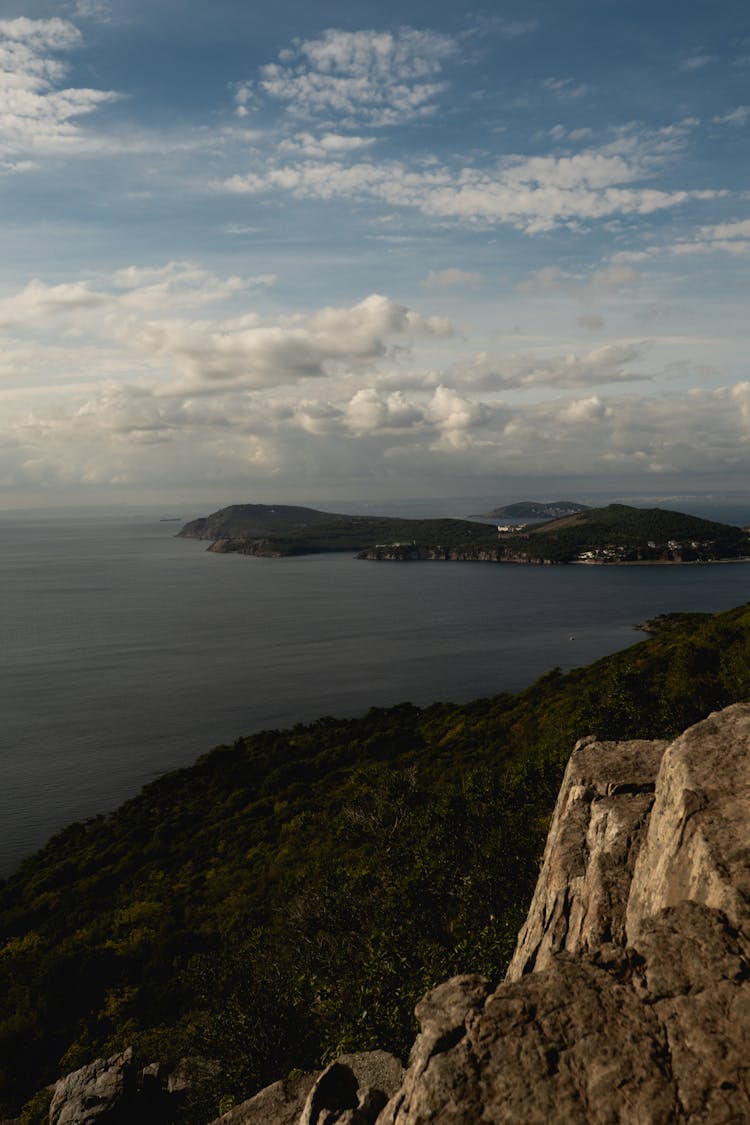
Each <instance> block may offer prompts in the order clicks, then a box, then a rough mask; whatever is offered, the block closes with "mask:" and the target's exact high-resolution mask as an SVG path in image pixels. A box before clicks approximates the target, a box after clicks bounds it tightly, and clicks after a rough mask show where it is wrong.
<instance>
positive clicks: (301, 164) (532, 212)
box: [220, 122, 725, 234]
mask: <svg viewBox="0 0 750 1125" xmlns="http://www.w3.org/2000/svg"><path fill="white" fill-rule="evenodd" d="M692 127H693V124H692V122H681V123H679V124H678V125H677V126H674V127H669V128H666V129H662V130H657V131H655V132H651V133H641V134H639V133H637V132H634V131H633V130H632V129H631V130H624V131H622V133H621V134H620V135H619V136H618V137H617V138H616V139H615V140H614V141H612V142H610V143H608V144H607V145H605V146H601V147H599V148H588V149H585V150H583V151H581V152H578V153H575V154H573V155H562V156H560V155H547V156H523V155H518V154H515V155H514V154H510V155H507V156H504V157H503V158H502V159H500V160H498V161H496V162H495V164H494V165H492V166H490V167H485V168H481V167H477V166H473V165H472V166H466V167H463V168H460V169H458V170H456V169H453V168H450V167H448V166H446V165H444V164H443V165H441V164H438V163H435V162H428V163H427V164H426V165H415V166H410V165H407V164H405V163H403V162H401V161H394V160H391V161H379V162H377V163H375V162H373V161H357V160H351V161H349V162H345V161H344V160H343V159H341V155H340V154H336V155H334V156H333V157H332V158H330V159H315V158H310V159H305V158H300V159H297V160H294V161H292V162H288V163H278V162H276V161H275V160H270V161H269V162H268V163H267V164H266V165H265V166H263V167H260V168H258V169H256V170H254V171H252V172H249V173H247V174H244V175H243V174H236V175H233V176H230V177H229V178H227V179H226V180H224V181H223V182H222V184H221V185H220V187H221V188H223V190H225V191H227V192H230V193H232V194H236V195H243V194H246V195H259V194H263V193H268V192H279V191H283V192H288V193H289V194H291V195H292V196H295V197H297V198H299V199H305V198H307V199H323V200H331V199H350V200H378V201H380V202H384V203H386V204H388V205H389V206H397V207H412V208H416V209H418V210H419V211H421V212H422V213H423V214H424V215H427V216H429V217H431V218H438V219H451V220H460V221H469V222H476V221H481V222H484V223H510V224H512V225H513V226H516V227H518V228H519V229H521V230H524V231H526V232H527V233H531V234H534V233H539V232H545V231H549V230H552V229H553V228H554V227H556V226H561V225H571V226H576V225H579V224H580V223H582V222H592V221H596V220H601V219H608V218H611V217H613V216H633V215H650V214H654V213H656V212H659V211H665V210H669V209H672V208H675V207H678V206H680V205H682V204H684V203H687V202H689V201H694V200H701V201H710V200H713V199H716V198H718V197H720V196H721V195H723V194H725V193H723V192H722V191H720V190H703V189H698V190H687V189H678V190H669V191H667V190H662V189H659V188H656V187H652V186H650V184H648V183H640V184H639V181H648V180H649V179H650V178H652V177H653V176H654V175H655V173H656V171H658V169H660V168H661V167H662V166H663V165H664V163H665V162H668V161H669V160H670V159H672V158H673V156H674V153H675V151H678V150H679V149H680V148H681V147H682V146H683V144H684V139H685V134H686V131H688V130H689V129H690V128H692Z"/></svg>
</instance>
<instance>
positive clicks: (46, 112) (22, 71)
mask: <svg viewBox="0 0 750 1125" xmlns="http://www.w3.org/2000/svg"><path fill="white" fill-rule="evenodd" d="M80 43H81V33H80V32H79V30H78V29H77V28H76V27H75V26H74V25H73V24H72V23H70V22H69V21H67V20H62V19H51V20H32V19H26V18H25V17H20V18H18V19H13V20H0V92H1V93H2V99H1V107H0V157H1V156H6V157H7V156H19V155H34V154H38V153H39V154H42V153H44V154H46V153H62V154H71V153H76V152H82V151H90V150H91V148H92V147H95V142H94V141H93V140H92V138H90V137H89V136H87V135H86V134H85V133H84V132H83V130H82V129H81V128H80V126H79V125H78V124H76V120H75V119H76V118H79V117H82V116H84V115H87V114H91V113H93V112H94V111H95V110H96V109H98V108H99V107H100V106H102V105H106V104H107V103H111V102H114V101H116V100H117V99H118V97H119V95H118V94H117V93H115V92H113V91H111V90H93V89H88V88H84V87H64V86H63V82H64V80H65V76H66V72H67V68H66V66H65V64H64V63H62V62H60V61H59V60H58V59H57V58H55V56H56V55H57V54H59V53H61V52H63V51H69V50H71V49H73V48H75V47H78V46H79V45H80Z"/></svg>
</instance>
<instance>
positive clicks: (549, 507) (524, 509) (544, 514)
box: [472, 500, 590, 520]
mask: <svg viewBox="0 0 750 1125" xmlns="http://www.w3.org/2000/svg"><path fill="white" fill-rule="evenodd" d="M589 510H590V509H589V506H588V504H576V503H575V502H574V501H572V500H547V501H542V500H519V501H518V502H517V503H515V504H505V505H504V506H503V507H500V508H493V509H492V511H491V512H479V513H478V514H477V515H476V516H473V517H472V518H473V519H482V520H498V519H500V520H502V519H512V520H524V519H525V520H556V519H560V518H561V517H562V516H574V515H576V514H577V513H578V512H588V511H589Z"/></svg>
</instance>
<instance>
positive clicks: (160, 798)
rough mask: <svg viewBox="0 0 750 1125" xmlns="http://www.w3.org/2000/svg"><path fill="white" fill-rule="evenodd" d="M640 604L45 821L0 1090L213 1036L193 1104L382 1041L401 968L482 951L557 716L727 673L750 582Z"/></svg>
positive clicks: (453, 963) (609, 708)
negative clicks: (532, 671) (599, 643)
mask: <svg viewBox="0 0 750 1125" xmlns="http://www.w3.org/2000/svg"><path fill="white" fill-rule="evenodd" d="M655 627H656V628H657V633H656V635H655V636H654V637H653V638H652V639H651V640H648V641H643V642H641V643H640V644H636V645H635V646H634V647H632V648H630V649H628V650H626V651H625V652H622V653H619V654H616V655H614V656H610V657H607V658H605V659H604V660H600V661H598V662H597V663H596V664H593V665H591V666H589V667H587V668H583V669H578V670H575V671H573V672H571V673H569V674H567V675H562V674H561V673H560V672H559V671H553V672H551V673H550V674H549V675H547V676H545V677H543V678H542V679H541V680H539V681H538V682H537V683H535V684H534V685H533V686H532V687H530V688H529V689H528V690H526V691H524V692H522V693H521V694H519V695H498V696H495V697H493V698H488V699H479V700H476V701H475V702H473V703H469V704H466V705H463V706H455V705H452V704H450V703H437V704H434V705H433V706H431V707H426V708H416V707H413V706H411V705H410V704H408V703H404V704H402V705H401V706H398V707H393V708H388V709H375V710H371V711H370V712H368V713H367V714H366V715H365V716H363V717H362V718H359V719H347V720H344V719H334V718H328V717H326V718H321V719H319V720H318V721H317V722H315V723H312V724H310V725H306V726H297V727H293V728H291V729H288V730H271V731H264V732H261V733H259V734H256V735H253V736H251V737H248V738H242V739H239V740H238V741H237V742H236V743H235V744H234V745H233V746H225V747H221V748H219V749H217V750H214V751H213V752H211V753H209V754H207V755H206V756H205V757H203V758H202V759H200V760H199V761H198V763H197V764H196V765H195V766H193V767H192V768H190V769H185V770H180V771H178V772H176V773H172V774H169V775H167V776H165V777H163V778H161V779H160V780H158V781H156V782H154V783H152V784H151V785H149V786H147V787H146V788H145V789H144V790H143V792H142V793H141V795H140V796H138V797H137V798H135V799H133V800H131V801H129V802H128V803H127V804H125V805H123V806H122V807H121V808H120V809H119V810H117V811H116V812H115V813H113V814H112V815H110V816H108V817H106V818H104V817H99V818H97V819H94V820H92V821H89V822H87V823H85V824H76V825H72V826H71V827H70V828H68V829H67V830H65V831H64V832H62V833H61V834H59V835H58V836H56V837H55V838H54V839H53V840H51V841H50V843H49V844H48V845H47V846H46V847H45V848H44V849H43V850H42V851H40V852H39V853H38V854H37V855H35V856H33V857H31V858H30V859H28V860H26V861H25V862H24V863H23V865H22V866H21V868H20V870H19V871H18V872H17V874H15V875H14V876H13V877H11V878H10V879H8V880H7V881H6V882H5V883H4V884H1V885H0V997H1V998H2V999H1V1000H0V1060H2V1061H1V1062H0V1115H10V1114H12V1113H15V1112H17V1110H18V1107H19V1105H20V1104H21V1103H22V1102H23V1101H24V1099H26V1098H28V1097H30V1095H31V1094H32V1093H33V1092H34V1091H36V1090H38V1089H39V1088H40V1087H42V1086H43V1085H44V1084H45V1083H47V1082H50V1081H52V1080H54V1079H55V1078H56V1077H57V1076H58V1074H59V1073H60V1072H66V1071H67V1070H71V1069H73V1068H75V1067H77V1066H80V1065H82V1064H83V1063H85V1062H88V1061H90V1060H91V1059H93V1058H95V1057H97V1056H99V1055H107V1054H108V1053H111V1052H113V1051H115V1050H116V1049H119V1048H121V1047H123V1046H125V1045H127V1044H132V1045H133V1046H134V1047H135V1049H136V1052H137V1055H138V1056H139V1057H140V1058H141V1059H142V1061H143V1062H144V1063H145V1062H149V1061H152V1060H154V1059H160V1060H164V1061H169V1060H174V1059H176V1058H177V1057H178V1056H183V1055H195V1054H200V1055H204V1056H207V1057H210V1058H216V1059H219V1060H220V1061H221V1077H220V1078H217V1079H216V1080H213V1081H209V1082H208V1083H207V1085H206V1087H205V1089H204V1090H203V1092H202V1093H201V1094H200V1096H199V1097H198V1100H197V1101H196V1102H195V1104H194V1105H192V1107H188V1108H187V1109H186V1110H185V1115H184V1116H183V1117H181V1118H180V1120H185V1121H194V1122H205V1121H207V1120H210V1119H211V1118H212V1117H213V1116H214V1115H215V1114H216V1111H217V1106H218V1104H219V1100H220V1099H221V1098H224V1099H226V1097H227V1096H233V1097H235V1098H237V1099H241V1098H243V1097H246V1096H249V1095H250V1094H251V1093H252V1092H253V1091H254V1090H256V1089H257V1088H259V1087H260V1086H262V1085H264V1084H266V1083H267V1082H269V1081H273V1080H275V1079H276V1078H278V1077H280V1076H283V1075H285V1074H286V1073H288V1072H289V1071H290V1070H291V1069H292V1068H295V1067H313V1066H317V1065H319V1064H320V1063H322V1062H324V1061H326V1060H327V1059H330V1058H332V1057H333V1056H335V1055H336V1054H337V1053H338V1052H340V1051H341V1050H355V1049H368V1048H372V1047H375V1046H379V1047H383V1048H389V1049H391V1050H393V1051H396V1052H400V1053H404V1052H405V1051H406V1049H407V1047H408V1045H409V1043H410V1041H411V1039H412V1036H413V1033H414V1027H413V1020H412V1009H413V1006H414V1003H415V1001H416V1000H417V999H418V997H419V996H420V995H421V994H422V993H424V991H425V990H427V989H428V988H429V987H431V986H432V985H433V984H435V983H436V982H437V981H438V980H440V979H442V978H443V977H445V976H446V975H449V974H452V973H455V972H457V971H473V970H476V971H480V972H483V973H485V974H487V975H489V976H490V977H493V978H498V977H499V976H500V975H501V974H502V972H503V971H504V968H505V965H506V963H507V960H508V957H509V955H510V953H511V951H512V948H513V944H514V940H515V935H516V932H517V929H518V927H519V924H520V922H521V921H522V918H523V915H524V913H525V910H526V908H527V904H528V901H529V899H530V896H531V893H532V890H533V886H534V882H535V880H536V876H537V872H538V863H539V858H540V855H541V852H542V850H543V845H544V839H545V834H546V831H547V827H548V823H549V817H550V814H551V810H552V807H553V804H554V800H555V795H556V792H557V789H558V786H559V783H560V779H561V774H562V771H563V769H564V766H565V762H566V760H567V758H568V756H569V753H570V750H571V747H572V746H573V744H574V742H575V740H576V739H577V738H578V737H580V736H582V735H584V734H589V733H592V732H596V733H598V734H599V736H600V737H605V738H623V737H649V738H650V737H659V736H669V735H672V734H675V733H676V732H678V731H679V730H681V729H683V728H684V727H685V726H687V725H689V724H690V723H692V722H694V721H697V720H698V719H700V718H702V717H704V716H705V715H706V714H707V713H708V712H710V711H711V710H714V709H716V708H719V707H722V706H725V705H726V704H728V703H730V702H734V701H736V700H740V699H747V698H749V697H750V606H742V607H740V608H738V609H735V610H732V611H730V612H728V613H723V614H719V615H717V616H705V615H670V616H668V617H666V618H661V619H659V620H658V622H657V623H656V626H655ZM201 1098H202V1099H203V1100H202V1101H201V1100H200V1099H201ZM224 1104H226V1100H225V1102H224ZM25 1120H27V1121H34V1120H37V1118H36V1117H34V1115H33V1112H32V1109H31V1108H29V1109H28V1110H27V1111H26V1117H25Z"/></svg>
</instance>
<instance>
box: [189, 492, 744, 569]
mask: <svg viewBox="0 0 750 1125" xmlns="http://www.w3.org/2000/svg"><path fill="white" fill-rule="evenodd" d="M559 503H560V504H567V503H568V502H567V501H560V502H559ZM524 505H526V502H524ZM540 506H541V507H544V505H540ZM550 506H554V505H550ZM570 506H571V507H575V508H578V509H579V510H577V511H574V512H572V513H571V514H566V515H564V516H562V517H560V518H557V519H551V520H547V521H545V522H543V523H537V524H535V525H533V526H528V527H526V528H523V529H519V528H508V527H503V526H496V527H490V526H488V525H487V524H479V523H475V522H472V521H471V520H468V519H466V520H461V519H415V520H410V519H400V518H396V517H388V516H350V515H342V514H340V513H335V512H321V511H318V510H317V509H315V508H303V507H298V506H290V505H284V504H276V505H266V504H236V505H232V506H230V507H228V508H222V509H220V510H219V511H217V512H214V513H213V514H212V515H210V516H206V517H203V518H201V519H197V520H193V521H192V522H190V523H188V524H186V525H185V526H184V527H183V528H182V530H181V531H180V532H179V533H178V534H179V535H180V536H182V537H183V538H188V539H205V540H209V541H210V544H211V545H210V547H209V548H208V549H209V550H210V551H214V552H216V553H217V554H230V553H232V554H243V555H255V556H259V557H263V558H283V557H287V556H293V555H309V554H323V553H328V552H335V551H350V552H351V551H353V552H356V554H357V558H360V559H370V560H374V561H398V562H412V561H423V560H435V561H455V562H495V563H535V564H541V565H549V564H553V563H581V564H588V565H605V564H609V565H611V564H624V563H699V562H720V561H726V560H732V559H747V558H750V538H748V534H747V532H746V531H745V530H744V529H743V528H740V527H734V526H732V525H731V524H723V523H717V522H715V521H713V520H704V519H700V518H698V517H697V516H690V515H685V514H684V513H682V512H672V511H668V510H666V509H662V508H633V507H629V506H628V505H626V504H609V505H608V506H607V507H605V508H591V509H588V508H584V507H583V505H570ZM514 507H516V506H515V505H510V506H509V508H506V509H503V511H506V512H507V511H508V510H509V509H510V508H514ZM498 511H500V509H498Z"/></svg>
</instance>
